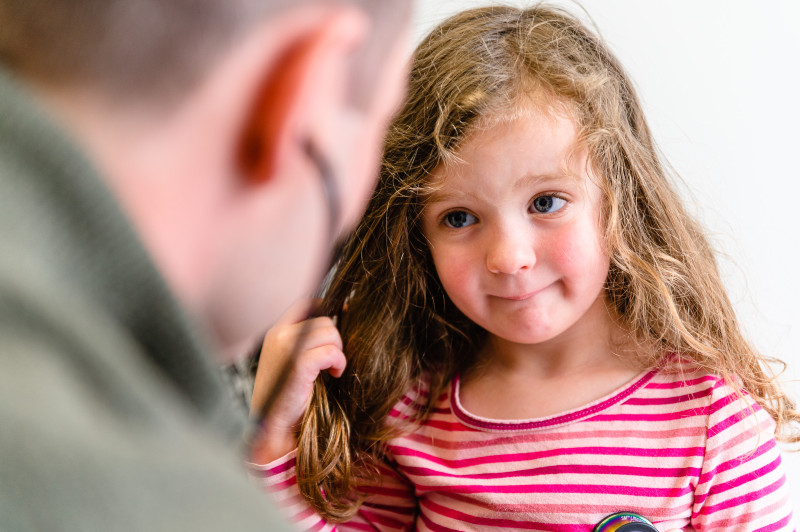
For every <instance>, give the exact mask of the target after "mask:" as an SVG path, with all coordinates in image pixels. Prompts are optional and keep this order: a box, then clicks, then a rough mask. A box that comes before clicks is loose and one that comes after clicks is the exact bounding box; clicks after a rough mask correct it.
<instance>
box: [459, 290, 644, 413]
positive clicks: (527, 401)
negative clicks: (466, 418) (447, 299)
mask: <svg viewBox="0 0 800 532" xmlns="http://www.w3.org/2000/svg"><path fill="white" fill-rule="evenodd" d="M643 349H646V347H645V346H641V345H637V344H636V343H635V342H633V341H632V339H631V338H630V335H628V334H627V333H626V332H625V330H624V329H623V328H622V327H621V326H620V325H619V324H618V323H617V322H616V320H614V318H613V317H612V316H611V314H610V313H609V312H608V310H607V308H606V304H605V301H604V300H603V298H599V299H598V300H597V301H596V302H595V304H594V305H593V306H592V307H591V308H590V309H589V310H588V311H587V314H586V315H585V316H584V317H583V319H581V320H580V321H579V322H578V323H576V324H575V325H574V326H573V327H571V328H570V329H569V330H567V331H564V332H563V333H562V334H560V335H559V336H557V337H555V338H553V339H551V340H549V341H547V342H543V343H539V344H516V343H512V342H508V341H506V340H504V339H502V338H499V337H496V336H491V335H490V336H489V338H488V340H487V342H486V345H485V347H484V349H483V350H482V352H481V353H480V355H479V361H478V363H477V364H475V365H474V366H473V367H472V368H470V369H469V370H468V371H466V372H465V373H464V374H463V375H462V379H461V393H460V400H461V402H462V405H463V406H464V407H465V408H466V409H467V410H468V411H470V412H472V413H474V414H476V415H480V416H485V417H489V418H494V419H531V418H536V417H544V416H550V415H555V414H559V413H561V412H563V411H566V410H570V409H574V408H579V407H581V406H582V405H584V404H586V403H589V402H591V401H594V400H596V399H599V398H600V397H603V396H605V395H606V394H608V393H610V392H612V391H613V390H615V389H617V388H619V387H620V386H622V385H624V384H625V383H627V382H629V381H630V380H631V379H633V378H634V377H635V376H636V375H637V374H638V373H640V372H641V371H642V370H643V369H644V368H643V367H641V366H640V365H639V364H637V358H638V357H637V356H636V354H637V353H639V352H641V351H642V350H643ZM565 390H570V392H569V393H566V394H565V393H564V391H565Z"/></svg>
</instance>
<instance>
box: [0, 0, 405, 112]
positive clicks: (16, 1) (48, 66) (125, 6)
mask: <svg viewBox="0 0 800 532" xmlns="http://www.w3.org/2000/svg"><path fill="white" fill-rule="evenodd" d="M332 1H334V0H69V1H64V0H23V1H20V0H0V63H2V64H3V65H5V66H6V68H10V69H11V70H13V71H14V72H16V73H17V74H18V75H19V76H20V77H22V78H26V79H28V80H30V81H32V82H34V83H39V84H42V85H45V86H50V87H56V88H58V87H91V88H93V89H96V90H99V91H100V92H102V93H103V94H108V95H114V97H122V98H125V97H126V96H128V97H131V96H132V97H134V98H135V99H137V100H140V101H141V100H156V99H157V100H164V99H170V98H173V97H175V96H179V95H181V94H183V93H184V92H185V91H186V90H187V89H188V88H190V87H191V86H193V85H194V84H195V83H197V82H198V81H199V80H200V79H201V78H202V77H203V75H204V74H205V72H206V71H207V69H208V68H209V66H210V65H211V64H213V62H214V60H216V59H217V58H218V57H220V55H221V54H222V53H224V52H225V51H226V49H228V47H229V46H231V44H233V43H234V42H235V41H236V39H237V38H239V37H240V36H241V35H242V34H243V33H244V32H245V31H246V30H247V29H248V28H250V27H251V26H252V25H254V24H255V23H258V22H259V21H261V20H263V18H264V17H266V16H269V15H270V14H274V13H276V12H277V11H279V10H281V9H285V8H286V7H288V6H297V5H298V4H300V3H302V2H308V3H311V2H332ZM343 3H354V4H358V5H360V6H362V7H363V8H364V9H365V10H366V11H367V12H370V13H373V14H376V16H377V17H378V18H379V19H386V18H388V17H387V16H386V13H387V12H392V13H393V12H396V11H397V9H398V7H396V6H395V4H397V5H398V6H400V5H403V4H406V6H405V8H406V10H407V4H408V2H406V1H399V0H343ZM390 5H391V6H392V8H391V9H390V8H389V6H390ZM395 22H396V21H395ZM376 23H378V22H376ZM382 26H386V23H384V24H382ZM374 37H375V36H374V35H373V38H374ZM355 74H356V78H359V77H362V76H359V74H358V73H357V72H356V73H355ZM365 77H366V78H368V77H369V76H365Z"/></svg>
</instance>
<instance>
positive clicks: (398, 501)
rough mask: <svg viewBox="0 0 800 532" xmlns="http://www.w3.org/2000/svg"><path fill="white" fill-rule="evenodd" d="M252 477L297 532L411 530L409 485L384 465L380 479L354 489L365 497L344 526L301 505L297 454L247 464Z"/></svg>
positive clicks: (413, 504) (412, 514) (413, 509)
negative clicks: (270, 460) (269, 494)
mask: <svg viewBox="0 0 800 532" xmlns="http://www.w3.org/2000/svg"><path fill="white" fill-rule="evenodd" d="M248 465H249V468H250V471H251V474H252V476H253V477H254V478H255V479H256V481H257V482H259V483H260V484H261V485H262V487H263V488H265V489H266V490H267V491H269V492H270V493H271V494H272V496H273V498H274V500H275V502H276V503H277V505H278V507H279V508H282V509H283V511H284V515H285V516H286V517H287V518H288V519H290V520H291V521H292V522H294V523H295V524H296V525H297V526H298V529H300V530H309V531H310V530H314V531H334V530H335V531H342V532H344V531H365V530H368V531H381V532H383V531H392V530H411V529H412V528H413V526H414V520H415V517H416V513H417V501H416V498H415V496H414V489H413V486H412V485H411V483H410V482H409V481H408V479H406V478H405V477H404V476H403V475H401V474H400V473H398V472H397V470H396V469H395V468H394V467H392V466H391V464H390V463H389V462H388V461H386V462H383V463H381V464H380V467H379V468H380V471H379V473H380V478H379V479H378V480H376V481H374V482H371V483H368V484H362V485H359V486H358V490H359V492H361V493H362V494H364V495H365V496H366V499H365V500H364V502H363V504H362V505H361V507H360V508H359V510H358V513H357V514H356V515H355V516H354V517H353V518H352V519H351V520H349V521H347V522H346V523H338V524H333V523H328V522H326V521H325V519H324V518H323V517H322V516H320V515H319V514H317V513H316V512H315V511H314V510H313V509H312V507H311V506H310V505H309V504H308V503H307V502H306V501H305V499H304V498H303V496H302V495H301V494H300V490H299V488H298V487H297V469H296V465H297V451H296V450H295V451H292V452H291V453H289V454H287V455H286V456H284V457H282V458H279V459H278V460H275V461H274V462H271V463H269V464H266V465H258V464H252V463H251V464H248Z"/></svg>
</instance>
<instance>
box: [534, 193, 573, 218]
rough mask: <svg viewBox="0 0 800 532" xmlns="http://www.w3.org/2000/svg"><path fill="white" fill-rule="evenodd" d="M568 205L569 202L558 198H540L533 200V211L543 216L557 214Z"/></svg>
mask: <svg viewBox="0 0 800 532" xmlns="http://www.w3.org/2000/svg"><path fill="white" fill-rule="evenodd" d="M566 204H567V200H565V199H562V198H559V197H558V196H539V197H538V198H536V199H534V200H533V209H534V210H535V211H536V212H538V213H541V214H548V213H551V212H556V211H557V210H559V209H560V208H561V207H563V206H564V205H566Z"/></svg>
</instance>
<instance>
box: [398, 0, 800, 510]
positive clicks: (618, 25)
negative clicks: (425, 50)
mask: <svg viewBox="0 0 800 532" xmlns="http://www.w3.org/2000/svg"><path fill="white" fill-rule="evenodd" d="M488 3H490V1H487V0H483V1H481V0H418V1H417V11H416V15H415V25H414V44H416V43H417V42H418V41H419V40H420V39H421V38H422V36H424V35H425V34H426V33H427V32H428V31H429V30H430V29H432V28H433V26H435V25H436V24H438V23H439V22H440V21H441V20H443V19H444V18H445V17H446V16H449V15H451V14H453V13H456V12H458V11H460V10H463V9H467V8H470V7H478V6H483V5H487V4H488ZM507 3H509V4H512V5H522V6H525V5H530V4H531V2H529V1H528V2H526V1H511V2H507ZM552 3H555V4H560V5H564V6H565V7H567V8H568V9H570V11H572V12H573V13H575V14H578V15H580V16H582V17H583V18H584V19H585V15H581V13H582V10H581V6H580V5H578V4H576V3H574V2H563V1H556V2H552ZM581 5H582V6H583V8H584V9H585V10H586V11H587V12H588V14H589V15H590V16H591V18H592V19H593V20H594V22H595V23H596V25H597V27H598V28H599V30H600V33H601V34H602V35H603V37H604V38H605V39H606V41H607V42H609V43H610V45H611V47H612V49H613V50H614V52H615V53H616V54H617V56H618V57H619V58H620V60H621V61H622V63H623V64H624V65H625V67H626V68H627V69H628V72H629V73H630V75H631V76H632V78H633V79H634V82H635V83H636V85H637V87H638V89H639V96H640V98H641V99H642V100H643V104H644V107H645V112H646V115H647V117H648V119H649V122H650V126H651V127H652V128H653V131H654V133H655V136H656V139H657V141H658V143H659V145H660V147H661V150H662V151H663V152H664V153H665V155H666V157H667V159H668V160H669V162H670V163H671V164H672V166H673V167H674V168H675V170H676V171H677V172H678V173H679V174H680V176H681V177H682V178H683V180H684V181H685V185H686V189H687V190H686V199H687V201H689V202H690V204H691V205H692V206H693V209H694V212H696V213H697V215H698V216H700V217H701V219H702V220H703V222H704V223H705V225H706V227H707V229H708V230H709V231H710V234H711V238H712V241H713V242H714V244H715V245H716V246H717V248H718V249H719V250H720V252H721V253H722V254H723V256H722V257H721V264H720V265H721V268H722V271H723V274H724V276H725V281H726V283H727V285H728V288H729V293H730V295H731V298H732V300H733V301H734V303H735V304H736V307H737V311H738V313H739V317H740V319H741V320H742V323H743V324H744V326H745V328H746V331H747V333H748V336H749V337H750V338H751V339H752V340H753V342H754V343H755V344H756V345H757V346H758V348H759V349H760V350H761V351H763V352H765V353H768V354H771V355H774V356H776V357H778V358H781V359H782V360H784V361H786V362H787V363H788V365H789V369H788V371H787V373H786V374H785V375H784V380H786V381H787V384H786V385H787V387H788V388H789V389H790V391H791V392H792V394H793V395H794V396H795V397H796V398H797V397H800V393H799V392H800V386H798V384H797V382H789V381H793V380H796V379H798V378H800V306H799V305H798V301H800V285H799V284H798V281H797V275H798V265H800V238H799V237H798V232H800V202H799V201H798V200H799V199H800V170H798V160H797V154H798V152H799V151H800V147H799V146H798V144H800V131H799V130H800V103H798V96H797V95H798V94H800V30H798V26H797V25H798V21H800V2H796V1H795V0H771V1H768V2H756V1H755V0H752V1H748V0H704V1H702V2H698V1H696V0H659V1H649V2H643V1H641V0H583V1H582V2H581ZM783 456H784V463H785V464H786V470H787V476H788V478H789V483H790V487H791V490H792V498H793V501H794V502H795V504H794V508H796V509H798V510H800V453H784V455H783ZM796 513H797V511H796Z"/></svg>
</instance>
